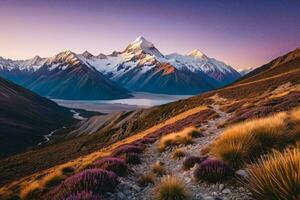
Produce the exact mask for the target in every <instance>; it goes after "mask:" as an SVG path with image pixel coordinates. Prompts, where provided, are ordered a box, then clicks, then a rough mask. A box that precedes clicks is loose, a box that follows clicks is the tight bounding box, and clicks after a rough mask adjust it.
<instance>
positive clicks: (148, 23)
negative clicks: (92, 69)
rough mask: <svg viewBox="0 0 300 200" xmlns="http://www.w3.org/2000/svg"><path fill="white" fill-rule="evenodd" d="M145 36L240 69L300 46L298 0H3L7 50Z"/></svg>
mask: <svg viewBox="0 0 300 200" xmlns="http://www.w3.org/2000/svg"><path fill="white" fill-rule="evenodd" d="M140 35H142V36H144V37H145V38H146V39H147V40H149V41H150V42H152V43H154V45H155V46H156V47H157V48H158V49H159V50H160V51H161V52H162V53H164V54H169V53H173V52H178V53H183V54H185V53H188V52H190V51H191V50H193V49H199V50H200V51H202V52H204V53H205V54H206V55H208V56H210V57H214V58H217V59H219V60H222V61H224V62H225V63H227V64H230V65H232V66H233V67H235V68H247V67H253V66H260V65H262V64H264V63H266V62H268V61H270V59H272V58H275V57H277V56H279V55H281V54H283V53H286V52H288V51H290V50H293V49H295V48H297V47H300V1H299V0H247V1H246V0H206V1H205V0H185V1H184V0H181V1H179V0H106V1H104V0H98V1H96V0H60V1H58V0H51V1H48V0H47V1H46V0H19V1H17V0H2V1H1V3H0V56H2V57H4V58H12V59H25V58H31V57H33V56H35V55H40V56H42V57H48V56H53V55H55V54H57V53H58V52H60V51H63V50H67V49H68V50H72V51H74V52H76V53H81V52H83V51H85V50H88V51H90V52H91V53H93V54H95V55H98V54H99V53H105V54H109V53H111V52H112V51H113V50H118V51H120V50H123V49H124V48H125V47H126V46H127V44H128V43H129V42H131V41H132V40H134V39H135V38H136V37H138V36H140Z"/></svg>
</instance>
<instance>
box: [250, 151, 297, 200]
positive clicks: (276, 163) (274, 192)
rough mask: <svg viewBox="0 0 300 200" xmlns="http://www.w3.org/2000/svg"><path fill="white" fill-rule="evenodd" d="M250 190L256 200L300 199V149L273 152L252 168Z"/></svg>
mask: <svg viewBox="0 0 300 200" xmlns="http://www.w3.org/2000/svg"><path fill="white" fill-rule="evenodd" d="M248 172H249V188H250V191H251V192H252V194H253V196H254V198H255V199H258V200H271V199H272V200H273V199H291V200H296V199H300V189H299V188H300V149H299V146H298V148H293V149H287V150H286V151H284V152H283V153H280V152H273V153H272V154H271V155H269V156H267V157H262V158H261V159H260V160H259V161H258V162H257V163H256V164H253V165H252V166H250V168H249V170H248Z"/></svg>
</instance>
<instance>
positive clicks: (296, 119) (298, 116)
mask: <svg viewBox="0 0 300 200" xmlns="http://www.w3.org/2000/svg"><path fill="white" fill-rule="evenodd" d="M290 117H291V121H292V122H293V123H295V124H297V125H299V126H300V107H298V108H296V109H294V110H292V112H291V114H290Z"/></svg>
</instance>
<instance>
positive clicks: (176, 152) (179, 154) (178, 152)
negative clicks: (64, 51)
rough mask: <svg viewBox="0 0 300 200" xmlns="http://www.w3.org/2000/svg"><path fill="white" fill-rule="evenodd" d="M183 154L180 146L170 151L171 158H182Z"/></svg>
mask: <svg viewBox="0 0 300 200" xmlns="http://www.w3.org/2000/svg"><path fill="white" fill-rule="evenodd" d="M184 156H185V152H184V150H183V149H182V148H178V149H175V150H174V151H173V152H172V158H173V159H179V158H182V157H184Z"/></svg>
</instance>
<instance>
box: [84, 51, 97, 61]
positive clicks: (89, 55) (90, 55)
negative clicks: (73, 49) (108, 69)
mask: <svg viewBox="0 0 300 200" xmlns="http://www.w3.org/2000/svg"><path fill="white" fill-rule="evenodd" d="M81 55H82V56H83V57H85V58H86V59H90V58H92V57H93V56H94V55H93V54H91V53H90V52H88V51H85V52H83V53H82V54H81Z"/></svg>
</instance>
